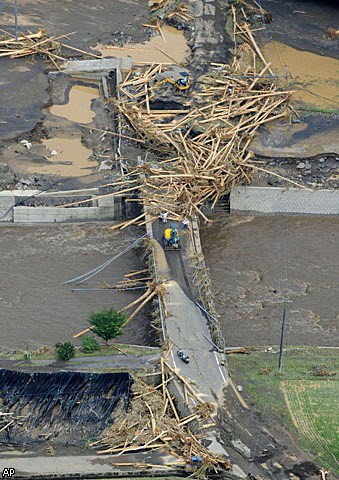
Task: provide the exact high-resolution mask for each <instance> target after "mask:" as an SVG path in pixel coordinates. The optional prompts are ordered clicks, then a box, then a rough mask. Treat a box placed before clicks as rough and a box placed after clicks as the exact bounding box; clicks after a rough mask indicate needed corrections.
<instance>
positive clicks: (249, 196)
mask: <svg viewBox="0 0 339 480" xmlns="http://www.w3.org/2000/svg"><path fill="white" fill-rule="evenodd" d="M230 206H231V213H239V212H241V213H250V214H254V215H279V214H284V215H339V190H306V189H300V188H288V189H285V188H279V187H236V188H234V189H233V190H232V191H231V194H230Z"/></svg>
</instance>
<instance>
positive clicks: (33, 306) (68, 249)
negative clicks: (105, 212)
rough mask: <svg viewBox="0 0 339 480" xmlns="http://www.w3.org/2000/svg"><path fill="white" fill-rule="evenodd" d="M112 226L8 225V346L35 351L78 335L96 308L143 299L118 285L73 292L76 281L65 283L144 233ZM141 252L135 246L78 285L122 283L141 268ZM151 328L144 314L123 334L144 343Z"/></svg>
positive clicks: (2, 280) (0, 230) (4, 279)
mask: <svg viewBox="0 0 339 480" xmlns="http://www.w3.org/2000/svg"><path fill="white" fill-rule="evenodd" d="M111 225H112V224H111V223H107V224H106V223H100V224H97V223H93V224H72V225H57V226H55V225H50V226H36V225H34V226H25V227H17V226H4V225H1V226H0V252H1V263H0V273H1V276H0V331H1V336H0V349H2V350H6V349H9V350H13V349H27V350H29V349H30V350H31V349H34V347H36V346H39V345H52V346H53V345H54V344H55V343H56V342H59V341H68V340H70V341H73V340H74V339H73V334H75V333H77V332H80V331H81V330H83V329H84V328H87V327H88V322H87V318H88V316H89V315H90V314H91V313H92V312H96V311H98V310H100V309H103V308H109V307H111V306H112V304H113V305H114V306H115V307H116V308H122V307H123V306H125V305H127V304H128V303H130V302H131V301H133V300H134V299H135V298H137V296H138V293H137V294H134V293H131V292H115V291H112V290H110V291H95V292H92V291H83V292H72V291H71V288H72V287H74V286H71V285H63V284H62V283H63V282H65V281H66V280H69V279H71V278H74V277H76V276H79V275H81V274H83V273H86V272H87V271H89V270H92V269H93V268H95V267H96V266H98V265H100V264H102V263H103V262H105V261H106V260H107V259H109V258H110V257H112V256H113V255H116V254H117V253H119V252H120V251H121V250H123V249H124V248H125V247H126V246H127V245H129V244H130V243H131V242H132V241H133V240H135V238H136V237H137V236H141V235H142V233H143V232H142V231H141V229H133V228H132V229H129V231H126V230H125V231H118V232H115V231H112V230H110V228H109V227H110V226H111ZM137 254H139V258H140V251H137V250H135V249H134V250H131V251H129V252H128V253H126V254H124V255H123V256H121V257H119V258H118V259H117V260H116V261H114V262H113V263H112V264H110V265H109V267H108V268H106V269H105V270H103V271H102V272H101V273H100V274H98V275H97V276H95V277H93V278H92V279H91V280H89V281H87V282H86V283H84V284H82V285H79V286H78V287H75V288H100V287H101V286H102V285H103V284H104V283H108V284H110V285H115V284H116V283H117V282H118V281H119V280H121V279H122V277H123V275H124V274H126V273H128V272H129V271H130V270H131V269H138V268H139V267H140V268H141V261H140V259H138V257H137ZM137 292H139V295H140V291H139V290H138V291H137ZM148 331H149V327H148V324H147V322H146V321H145V320H144V317H143V315H139V318H136V320H135V321H134V320H133V321H132V322H131V323H130V324H129V325H128V326H127V327H126V332H125V333H124V335H122V336H121V337H119V341H122V342H123V341H125V340H129V341H130V343H134V344H144V343H145V342H146V341H147V340H148V341H149V339H148V338H147V332H148ZM78 343H80V342H78Z"/></svg>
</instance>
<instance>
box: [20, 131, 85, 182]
mask: <svg viewBox="0 0 339 480" xmlns="http://www.w3.org/2000/svg"><path fill="white" fill-rule="evenodd" d="M43 143H44V145H46V148H47V149H48V153H47V155H46V157H47V158H48V160H49V162H52V163H47V164H45V165H39V173H48V174H54V175H62V176H69V177H80V176H82V175H88V174H89V173H91V169H92V168H93V166H94V165H93V162H91V161H89V160H88V157H89V155H90V154H91V150H90V149H89V148H86V147H85V146H84V145H82V144H81V139H80V138H72V139H67V138H57V137H56V138H50V139H48V140H44V141H43ZM53 150H55V151H56V152H57V155H51V152H52V151H53ZM63 162H67V163H66V164H63ZM36 170H37V168H36V166H34V165H33V166H30V167H29V168H28V171H29V172H36Z"/></svg>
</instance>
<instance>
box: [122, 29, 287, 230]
mask: <svg viewBox="0 0 339 480" xmlns="http://www.w3.org/2000/svg"><path fill="white" fill-rule="evenodd" d="M242 31H244V32H248V29H247V28H246V26H242ZM249 34H250V35H252V34H251V32H249ZM257 48H258V47H257ZM253 51H256V48H255V47H254V45H253ZM253 58H255V60H256V62H255V65H253V66H252V67H248V68H247V69H246V71H245V72H242V73H241V74H239V73H238V71H237V70H236V71H235V70H234V69H232V68H231V67H230V66H228V65H221V64H219V65H217V64H212V65H211V69H210V72H209V73H208V74H207V75H204V76H203V77H201V78H200V79H199V84H198V85H197V89H196V93H195V101H194V103H193V104H192V105H191V106H190V107H189V108H188V109H187V108H185V107H184V106H183V108H182V109H181V110H178V109H177V110H159V109H156V108H152V101H153V100H154V99H156V98H157V87H156V83H157V82H156V78H157V74H158V73H159V72H161V71H162V70H163V66H162V65H153V66H151V67H150V68H147V69H144V70H140V69H138V70H137V71H134V73H131V74H130V75H129V76H128V78H127V79H126V80H125V81H124V83H122V85H121V86H120V101H119V102H118V104H117V105H118V108H119V110H120V112H121V113H122V114H123V115H124V117H125V118H126V119H127V121H128V123H129V124H130V125H131V126H132V127H133V129H134V131H135V133H136V134H137V136H138V138H140V139H141V141H142V142H143V143H144V144H146V145H147V146H148V147H149V148H152V149H153V150H156V151H158V152H160V153H161V154H162V155H166V156H167V157H169V158H166V159H165V160H164V161H162V162H159V163H158V164H157V165H154V164H152V165H150V164H146V163H145V164H144V165H142V166H140V167H139V176H138V177H135V179H134V180H133V179H131V178H129V179H128V180H127V182H129V183H128V188H130V189H131V190H132V189H134V188H137V186H138V185H139V191H140V199H141V200H140V201H141V202H142V203H143V204H144V205H146V206H148V207H149V211H151V212H152V211H153V213H154V214H157V212H159V211H160V210H167V211H168V212H169V213H170V214H171V215H174V216H175V217H179V218H182V217H184V216H191V215H192V214H196V213H198V214H199V215H200V216H201V217H202V218H203V219H204V220H205V221H209V219H208V218H207V217H206V216H205V214H204V213H203V211H202V210H201V207H202V206H203V204H204V203H205V202H206V201H210V202H211V204H212V208H213V207H214V205H215V204H216V202H217V201H218V199H219V198H220V196H221V195H222V194H224V193H225V192H227V191H230V190H231V189H232V188H233V187H234V186H235V185H238V184H240V183H243V182H247V183H249V182H250V180H251V175H252V172H253V171H254V170H255V169H260V167H258V166H257V165H254V164H253V163H251V157H252V154H251V152H249V150H248V147H249V145H250V143H251V141H252V138H253V136H254V134H255V132H256V131H257V129H258V128H259V127H260V126H261V125H264V124H266V123H268V122H271V121H273V120H276V119H279V118H283V117H286V116H287V114H288V112H287V108H286V107H287V105H288V100H289V97H290V95H291V94H292V92H287V91H283V90H281V89H279V88H278V87H277V85H276V84H275V82H274V79H272V80H270V79H267V76H268V75H267V74H269V71H270V67H269V64H267V63H266V62H264V59H263V60H262V61H261V69H260V70H259V71H257V69H256V66H257V56H256V55H254V57H253ZM183 103H184V101H183ZM173 154H174V155H173ZM170 155H172V157H170ZM126 187H127V183H126ZM138 220H139V219H138Z"/></svg>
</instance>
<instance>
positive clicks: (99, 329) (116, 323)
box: [88, 308, 126, 344]
mask: <svg viewBox="0 0 339 480" xmlns="http://www.w3.org/2000/svg"><path fill="white" fill-rule="evenodd" d="M125 319H126V315H125V314H124V313H123V312H118V311H117V310H114V308H110V309H109V310H101V311H100V312H97V313H92V315H91V316H90V318H89V319H88V321H89V323H90V324H91V325H92V327H94V328H93V329H92V330H93V332H94V333H96V334H97V335H98V337H101V338H102V339H103V340H105V342H106V344H107V343H108V340H111V339H112V338H115V337H116V336H117V335H119V334H120V329H121V327H122V324H123V323H124V321H125Z"/></svg>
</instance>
